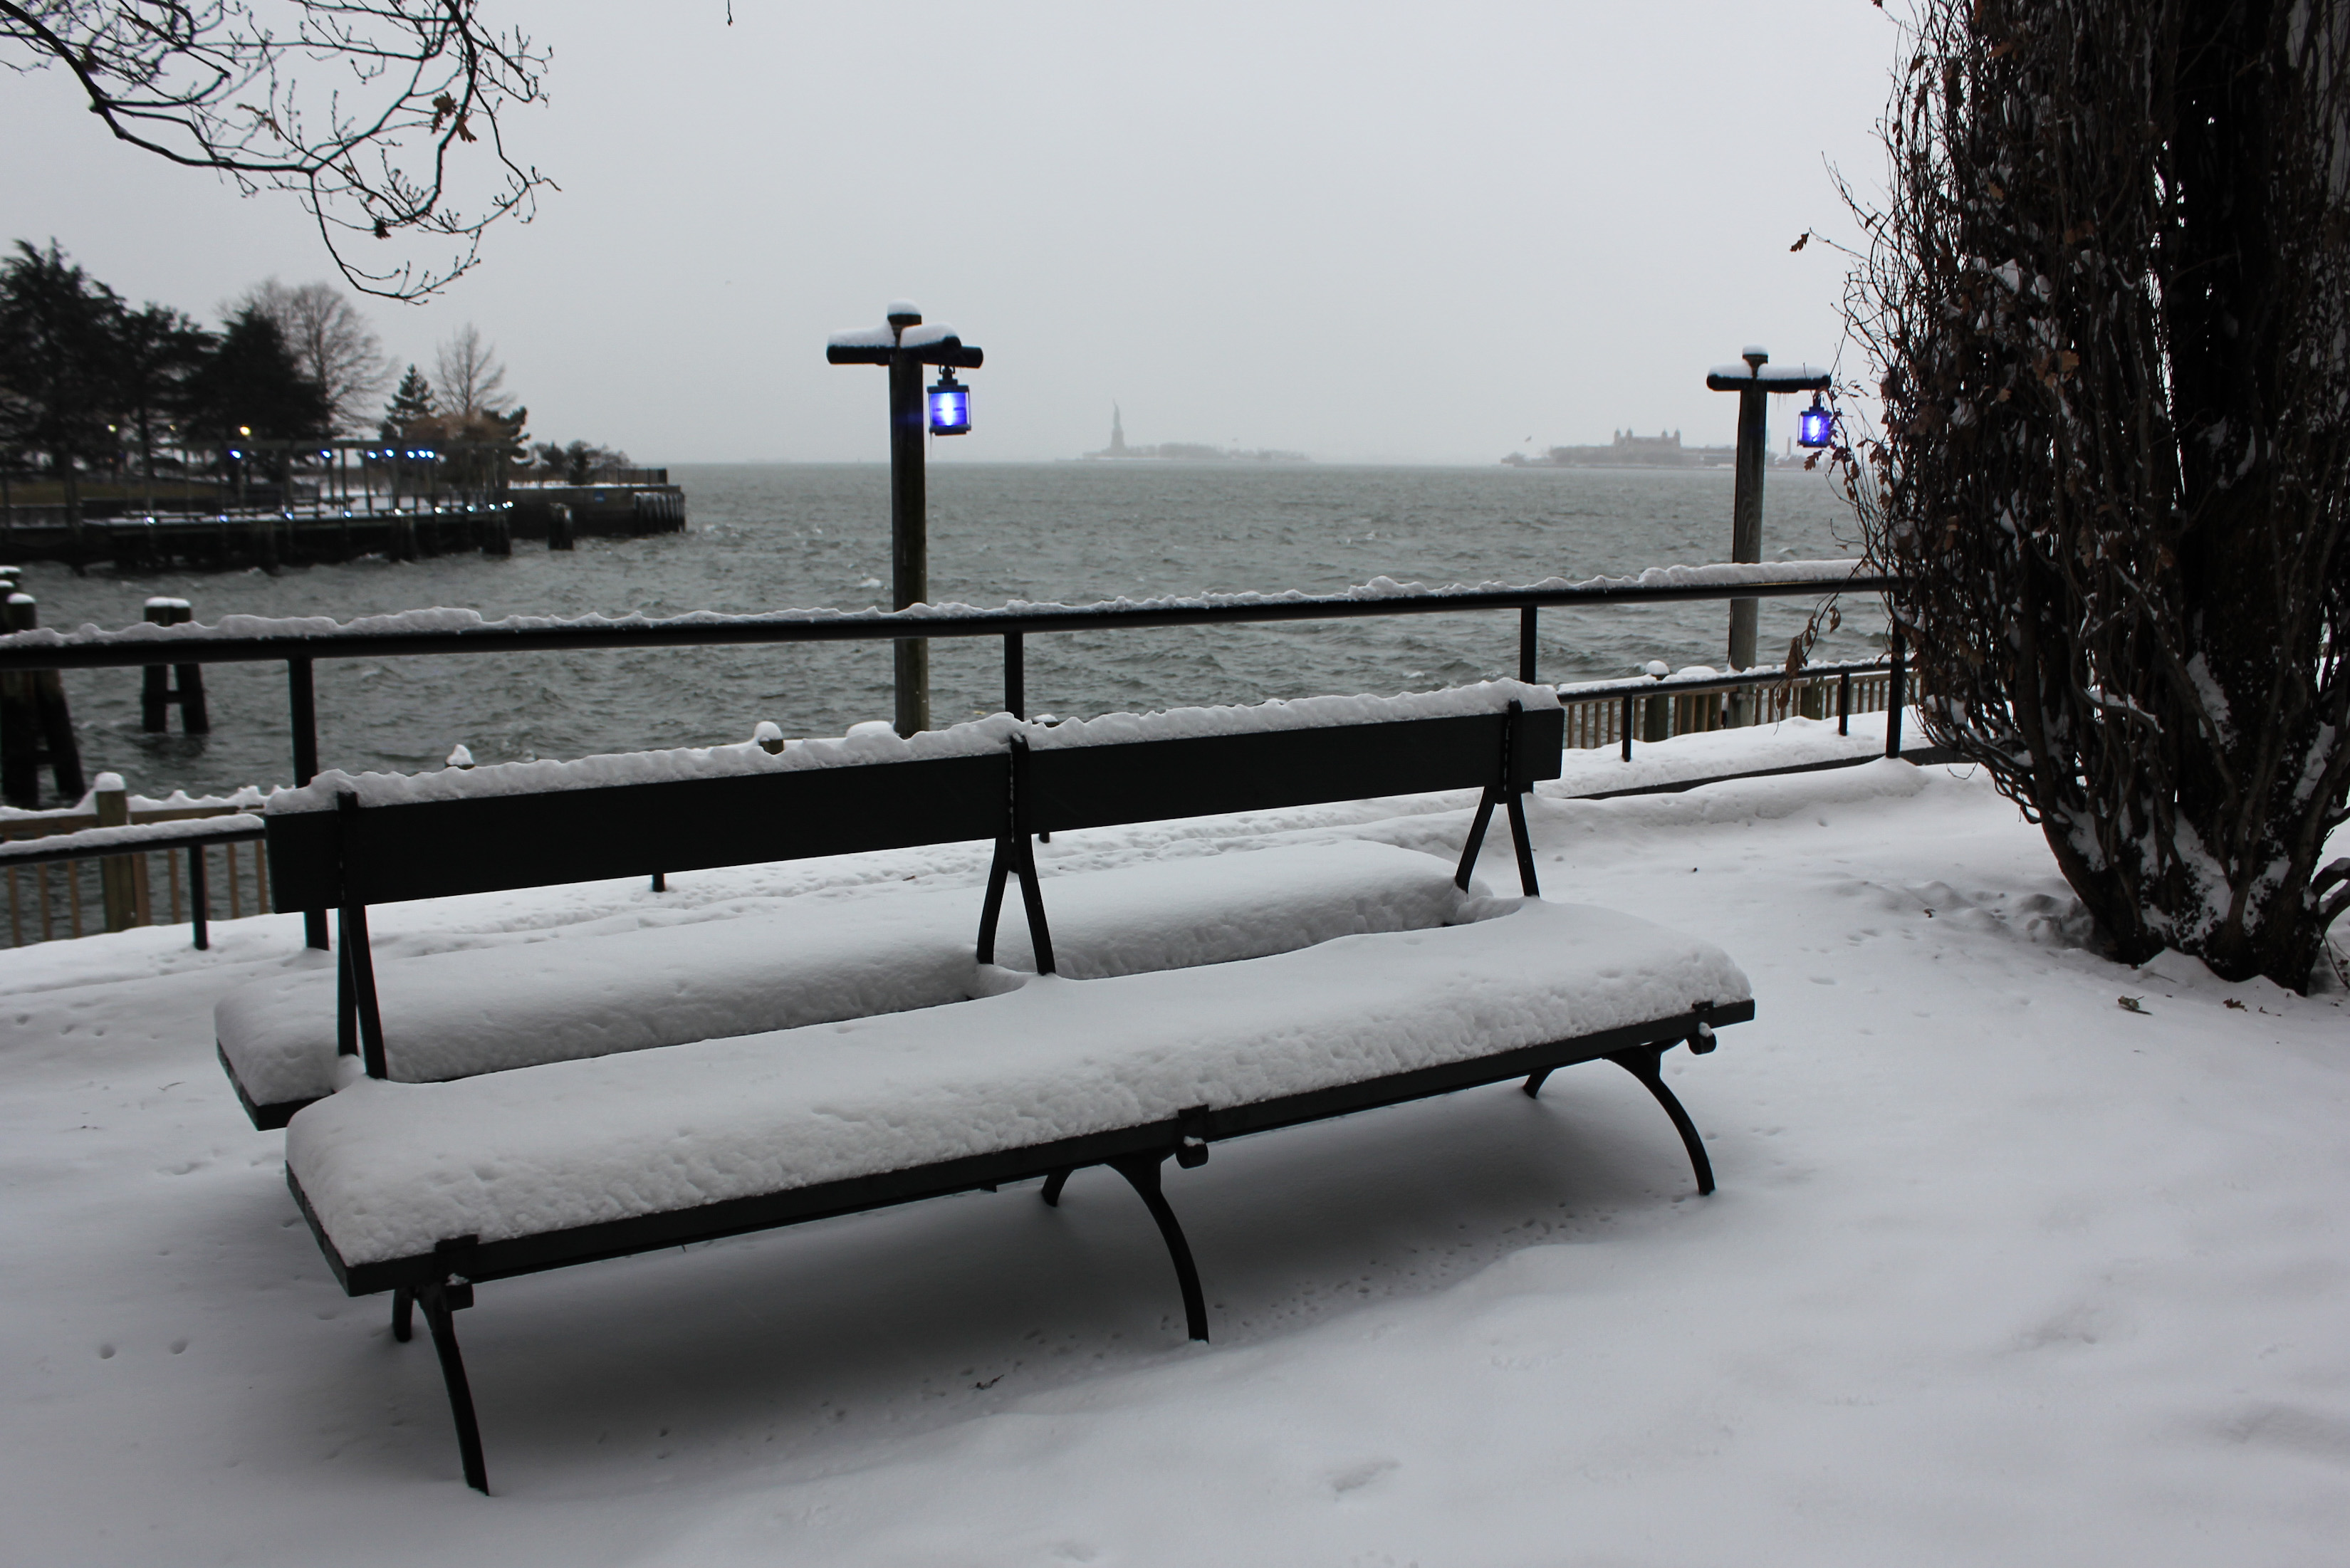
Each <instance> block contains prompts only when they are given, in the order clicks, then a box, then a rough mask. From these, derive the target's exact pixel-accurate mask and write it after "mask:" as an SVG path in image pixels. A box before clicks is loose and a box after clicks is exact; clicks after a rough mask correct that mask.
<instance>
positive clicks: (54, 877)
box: [0, 796, 269, 947]
mask: <svg viewBox="0 0 2350 1568" xmlns="http://www.w3.org/2000/svg"><path fill="white" fill-rule="evenodd" d="M100 804H101V805H107V804H110V803H107V802H106V801H105V800H104V797H103V796H101V797H100ZM240 813H242V814H244V815H257V808H255V807H248V806H234V805H200V806H165V807H151V808H148V809H144V810H141V809H139V808H136V807H129V808H127V809H126V810H124V811H123V812H122V813H121V814H120V815H118V814H117V813H116V812H114V811H79V812H76V811H44V812H37V813H36V812H24V813H11V814H8V815H5V816H0V842H7V843H21V842H23V841H25V840H26V839H39V838H47V837H49V836H54V835H57V834H60V833H75V832H78V831H80V830H81V829H83V828H88V827H101V826H124V825H140V826H143V825H146V824H149V823H156V822H184V821H188V820H190V819H192V818H195V817H210V816H233V815H239V814H240ZM241 851H242V853H240V852H241ZM197 853H198V854H200V855H203V856H205V857H208V858H207V860H206V862H205V875H204V883H205V895H206V897H205V900H204V907H205V915H206V918H207V919H215V920H218V919H231V920H234V919H241V918H243V917H244V916H245V915H247V914H255V915H259V914H266V913H268V912H269V862H268V858H267V850H266V849H265V846H263V845H262V844H261V842H260V841H258V840H255V841H254V842H252V843H250V844H239V843H234V842H230V843H225V844H216V845H207V846H203V847H201V848H199V849H198V850H197ZM214 856H217V857H219V858H217V859H213V858H209V857H214ZM186 859H187V850H186V848H185V847H184V846H182V847H173V848H169V849H162V848H159V849H151V850H136V849H134V850H130V851H126V852H125V853H122V854H120V855H109V856H106V857H103V858H98V857H92V858H88V859H80V860H69V861H63V862H58V863H56V864H49V865H37V866H11V867H7V870H6V880H7V885H8V945H9V946H11V947H26V946H28V945H30V944H31V943H34V942H46V941H51V940H56V939H57V938H60V937H78V936H82V935H84V934H86V933H87V932H90V931H120V930H128V929H130V928H131V927H133V926H155V925H174V926H175V925H178V924H180V923H181V922H182V921H183V920H186V919H190V918H191V917H192V912H193V909H194V900H193V898H192V894H193V891H194V889H192V888H189V887H188V886H186V882H187V878H186V877H184V876H183V875H182V869H183V867H184V866H185V863H186ZM158 861H160V862H161V866H160V867H158V866H157V865H156V864H155V863H156V862H158Z"/></svg>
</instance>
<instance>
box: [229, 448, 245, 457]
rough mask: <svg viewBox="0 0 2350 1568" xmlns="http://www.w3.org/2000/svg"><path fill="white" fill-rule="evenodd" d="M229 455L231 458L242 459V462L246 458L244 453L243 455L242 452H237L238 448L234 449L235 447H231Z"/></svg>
mask: <svg viewBox="0 0 2350 1568" xmlns="http://www.w3.org/2000/svg"><path fill="white" fill-rule="evenodd" d="M228 454H229V456H231V457H234V458H237V459H240V460H241V459H243V458H244V453H243V452H239V451H237V450H236V448H234V447H231V448H229V449H228Z"/></svg>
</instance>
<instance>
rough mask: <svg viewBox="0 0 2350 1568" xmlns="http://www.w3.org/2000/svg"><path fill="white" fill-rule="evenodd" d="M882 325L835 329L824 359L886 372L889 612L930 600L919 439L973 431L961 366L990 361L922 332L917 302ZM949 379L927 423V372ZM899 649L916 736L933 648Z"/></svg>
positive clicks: (905, 720)
mask: <svg viewBox="0 0 2350 1568" xmlns="http://www.w3.org/2000/svg"><path fill="white" fill-rule="evenodd" d="M824 357H825V359H826V362H827V363H828V364H834V365H883V366H887V367H888V368H889V573H890V585H889V587H890V598H891V600H892V603H891V605H890V607H891V608H892V609H904V608H905V607H907V606H908V605H915V604H921V603H924V602H925V601H927V600H928V599H929V598H930V597H931V584H930V576H931V553H930V532H929V519H930V504H929V494H928V492H927V489H926V486H925V484H924V473H923V468H922V455H923V454H922V437H923V435H924V433H925V431H926V430H927V431H929V432H931V433H935V434H938V435H962V433H963V432H965V431H968V430H970V429H971V398H970V392H969V390H968V389H966V388H964V387H963V386H962V384H961V383H959V382H957V381H956V380H955V379H954V373H955V371H956V370H957V369H966V370H970V369H978V368H979V366H980V364H981V363H982V362H983V359H984V358H985V356H984V355H983V353H982V352H981V351H980V350H979V349H977V348H972V347H970V346H969V345H967V344H965V343H964V342H963V340H962V337H960V336H958V335H957V334H956V332H955V329H954V328H953V327H947V326H944V325H940V326H932V327H925V326H923V325H922V313H921V311H920V308H918V307H917V306H915V305H914V304H913V302H912V301H910V300H904V299H900V300H898V301H895V302H894V303H892V304H891V305H890V306H889V324H888V325H887V326H884V327H856V328H853V329H851V330H849V331H847V332H836V333H834V334H833V335H832V337H831V339H830V341H828V342H827V344H826V345H825V350H824ZM925 365H936V366H939V367H941V369H943V370H944V372H945V374H944V375H942V376H941V378H940V379H939V384H938V385H937V386H936V387H934V388H932V389H931V398H930V415H931V417H930V419H929V421H928V422H927V424H926V423H925V421H924V419H923V397H922V367H923V366H925ZM894 646H895V648H896V650H897V691H898V716H897V724H898V733H899V734H901V735H911V734H913V733H915V732H917V731H920V730H927V729H929V728H930V725H931V645H930V644H929V643H928V642H927V641H925V640H924V639H920V638H912V637H910V638H900V639H898V641H897V642H896V643H895V645H894Z"/></svg>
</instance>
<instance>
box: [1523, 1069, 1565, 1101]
mask: <svg viewBox="0 0 2350 1568" xmlns="http://www.w3.org/2000/svg"><path fill="white" fill-rule="evenodd" d="M1557 1070H1558V1069H1556V1068H1555V1067H1544V1069H1543V1070H1542V1071H1541V1072H1539V1073H1536V1074H1534V1075H1532V1076H1531V1077H1529V1078H1527V1079H1526V1081H1525V1085H1524V1088H1525V1091H1526V1098H1528V1099H1530V1100H1539V1099H1541V1098H1542V1086H1543V1085H1544V1084H1546V1083H1548V1082H1549V1081H1550V1075H1552V1074H1553V1073H1555V1072H1556V1071H1557Z"/></svg>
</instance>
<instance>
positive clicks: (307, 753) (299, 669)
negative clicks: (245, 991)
mask: <svg viewBox="0 0 2350 1568" xmlns="http://www.w3.org/2000/svg"><path fill="white" fill-rule="evenodd" d="M286 709H287V716H288V718H289V719H290V721H291V723H292V728H293V731H294V787H296V789H299V788H300V787H301V786H302V785H304V784H308V783H309V782H310V781H311V780H312V779H314V778H316V777H317V774H318V693H317V685H316V683H315V681H314V680H313V678H312V674H311V664H310V660H308V659H287V660H286ZM302 941H303V944H304V945H305V946H307V947H314V948H320V949H323V948H325V947H326V946H327V911H326V910H324V909H305V910H303V911H302Z"/></svg>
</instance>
